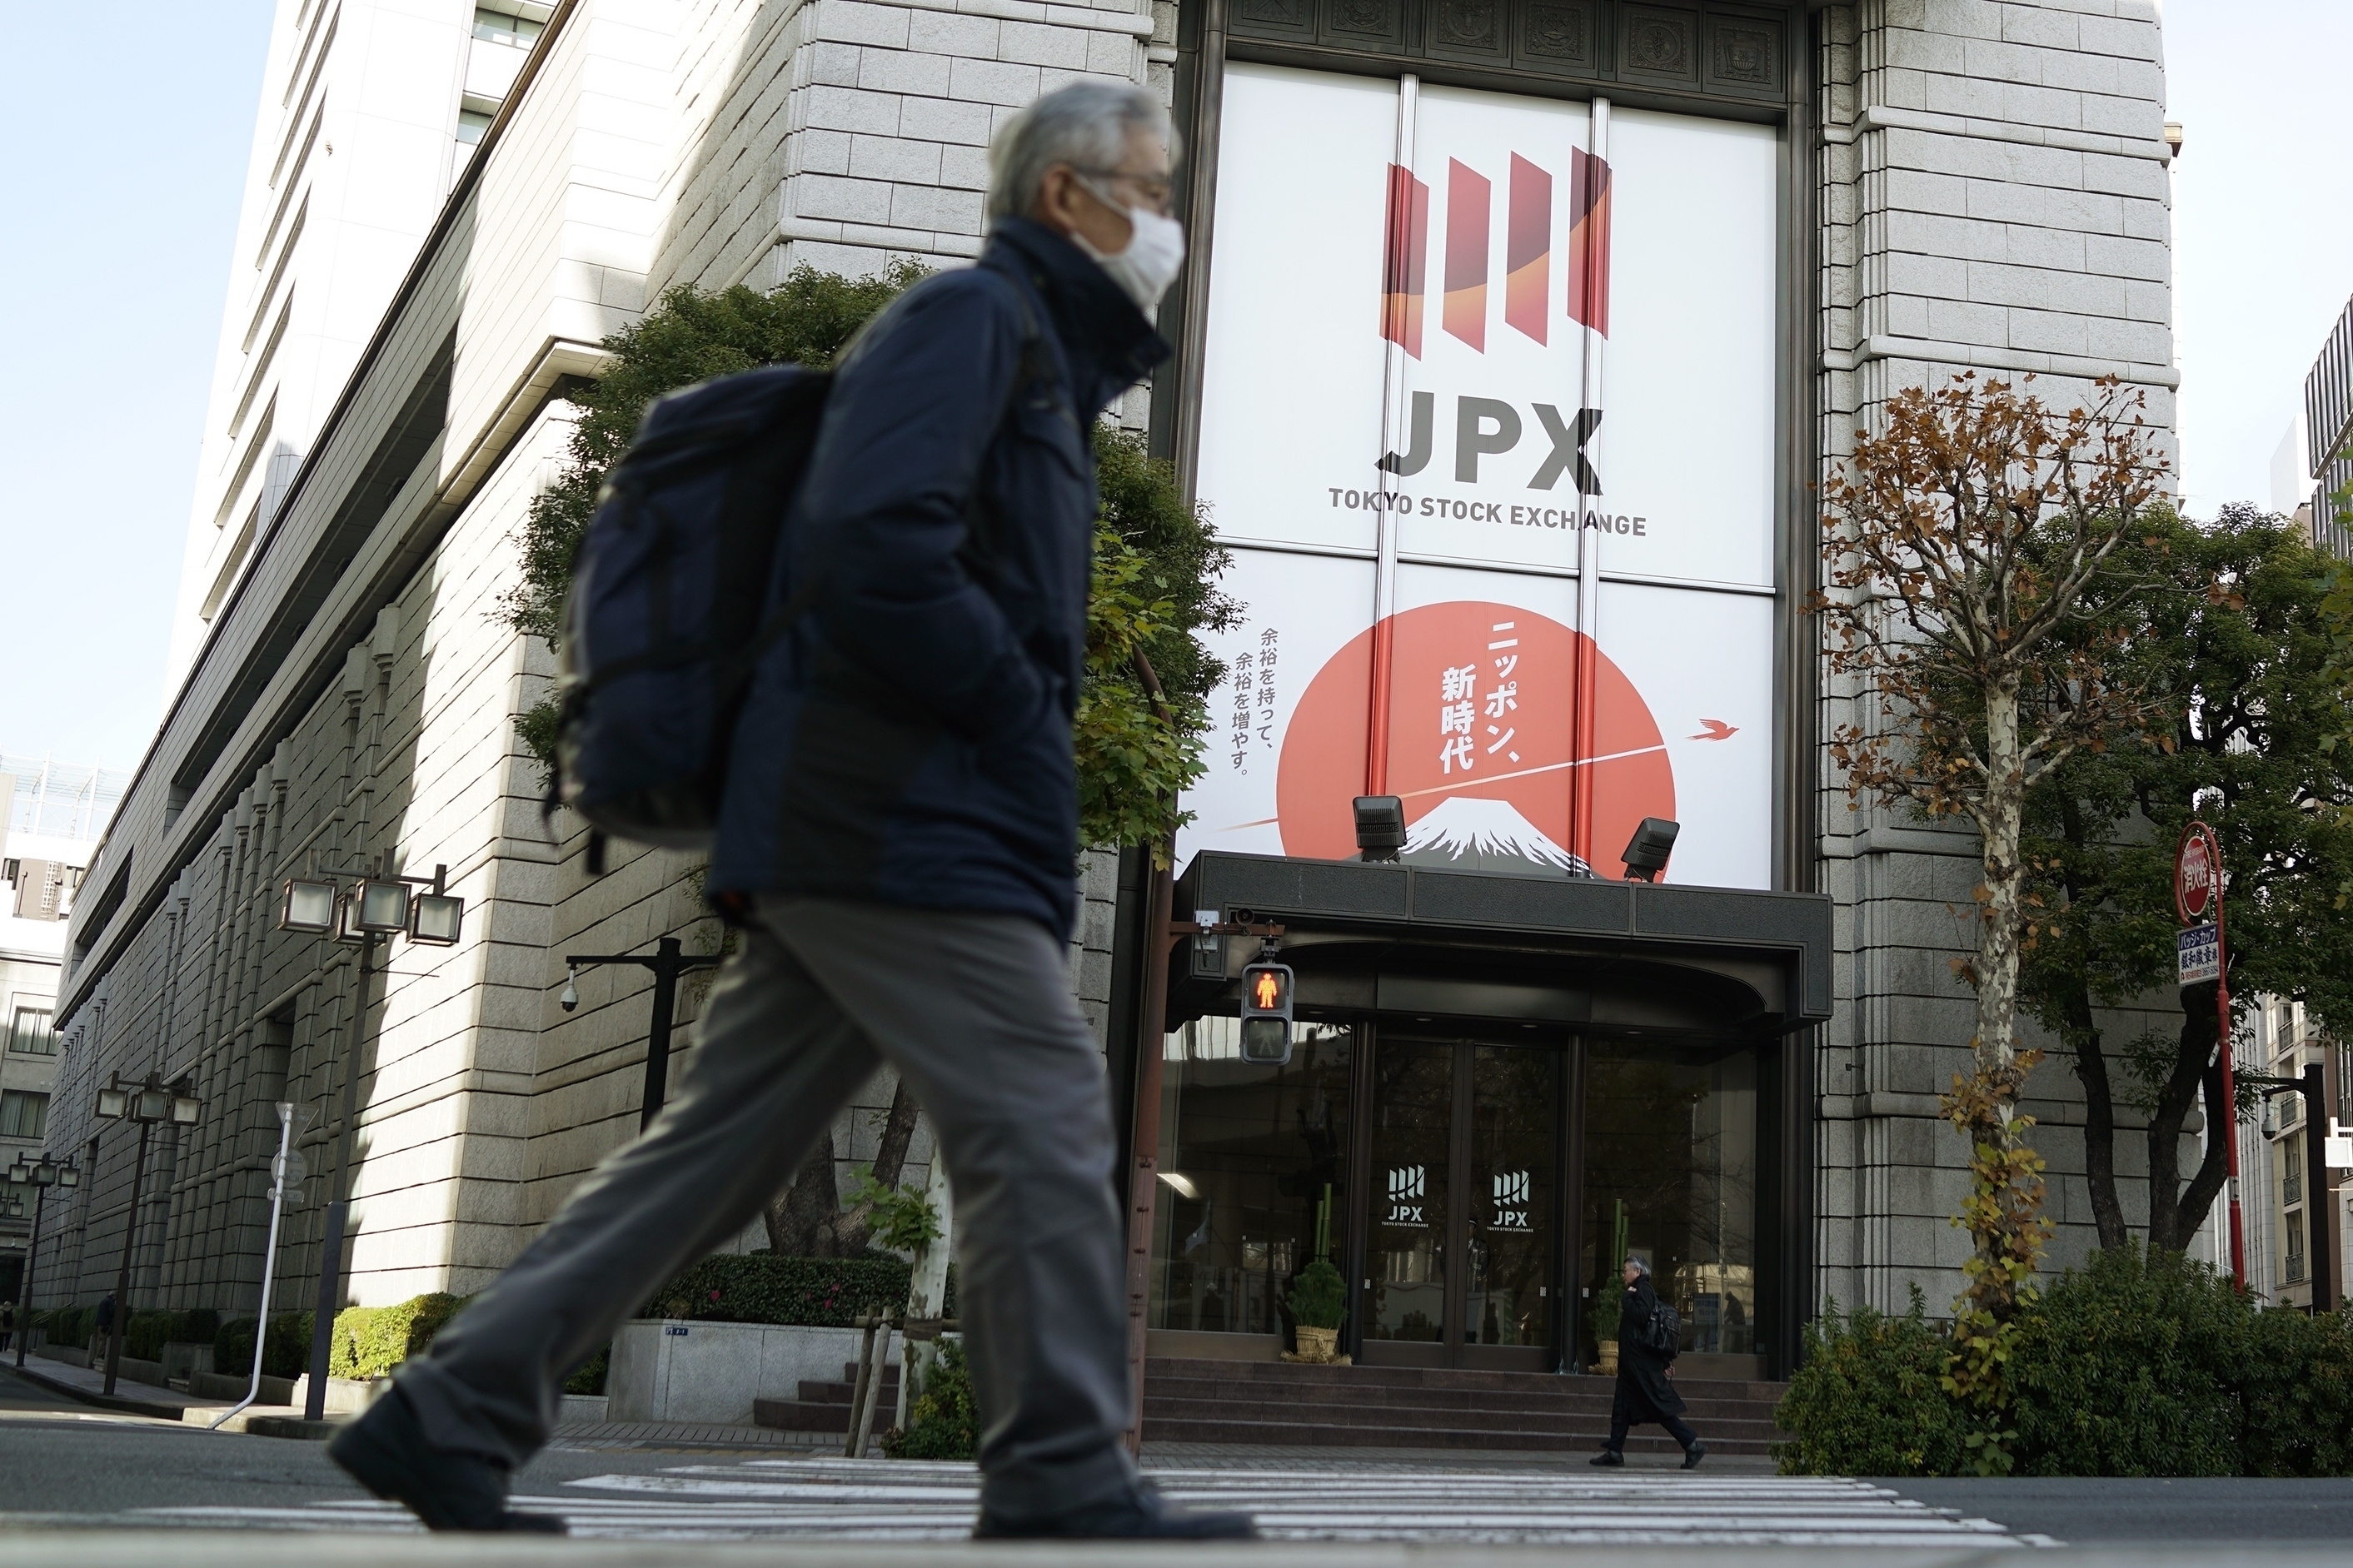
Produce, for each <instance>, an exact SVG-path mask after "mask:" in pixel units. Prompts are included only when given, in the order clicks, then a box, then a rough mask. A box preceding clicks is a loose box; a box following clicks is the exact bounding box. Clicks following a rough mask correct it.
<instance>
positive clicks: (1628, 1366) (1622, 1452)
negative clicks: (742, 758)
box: [1592, 1254, 1707, 1470]
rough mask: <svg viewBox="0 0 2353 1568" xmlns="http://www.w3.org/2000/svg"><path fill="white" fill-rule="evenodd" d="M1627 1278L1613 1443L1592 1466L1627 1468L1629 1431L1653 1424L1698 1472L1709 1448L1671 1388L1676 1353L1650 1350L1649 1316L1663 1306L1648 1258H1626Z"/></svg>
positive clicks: (1613, 1401)
mask: <svg viewBox="0 0 2353 1568" xmlns="http://www.w3.org/2000/svg"><path fill="white" fill-rule="evenodd" d="M1623 1278H1624V1279H1625V1281H1626V1296H1625V1300H1623V1301H1621V1302H1620V1304H1619V1308H1618V1392H1617V1394H1616V1395H1615V1396H1614V1397H1613V1398H1612V1399H1611V1400H1610V1403H1609V1441H1608V1442H1606V1443H1604V1444H1602V1445H1601V1452H1599V1454H1596V1455H1595V1456H1594V1457H1593V1459H1592V1463H1594V1464H1597V1465H1600V1466H1604V1467H1608V1466H1612V1465H1622V1464H1624V1463H1625V1462H1626V1430H1627V1428H1628V1427H1630V1426H1633V1425H1634V1424H1635V1423H1636V1422H1638V1421H1655V1422H1657V1423H1658V1424H1659V1425H1660V1426H1663V1427H1665V1428H1666V1429H1667V1436H1670V1437H1672V1438H1673V1439H1674V1440H1675V1441H1676V1442H1677V1443H1679V1444H1681V1445H1682V1446H1683V1468H1684V1469H1686V1470H1688V1469H1694V1468H1697V1466H1698V1464H1699V1462H1700V1461H1701V1460H1702V1459H1704V1458H1707V1445H1706V1444H1704V1443H1703V1442H1701V1441H1700V1440H1699V1434H1698V1433H1696V1432H1694V1431H1693V1430H1692V1429H1691V1427H1690V1426H1687V1425H1686V1424H1685V1423H1684V1421H1683V1395H1682V1394H1678V1393H1676V1392H1675V1385H1674V1383H1673V1378H1674V1375H1675V1372H1674V1361H1675V1352H1672V1351H1657V1350H1652V1349H1651V1346H1650V1344H1649V1343H1648V1342H1647V1338H1646V1336H1647V1333H1648V1331H1649V1329H1650V1326H1651V1309H1653V1308H1654V1307H1656V1306H1657V1305H1658V1304H1659V1292H1658V1289H1657V1288H1656V1287H1654V1286H1653V1285H1652V1284H1651V1263H1650V1259H1648V1258H1641V1257H1637V1256H1635V1255H1633V1254H1628V1255H1627V1258H1626V1268H1625V1271H1624V1275H1623Z"/></svg>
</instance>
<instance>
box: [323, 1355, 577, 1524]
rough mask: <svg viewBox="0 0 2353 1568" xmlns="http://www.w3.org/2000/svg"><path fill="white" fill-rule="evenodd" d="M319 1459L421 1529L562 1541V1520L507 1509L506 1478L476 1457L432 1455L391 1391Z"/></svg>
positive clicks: (413, 1420) (401, 1399)
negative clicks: (393, 1504) (519, 1533)
mask: <svg viewBox="0 0 2353 1568" xmlns="http://www.w3.org/2000/svg"><path fill="white" fill-rule="evenodd" d="M327 1457H328V1458H331V1459H332V1460H334V1461H335V1463H337V1464H338V1465H341V1466H342V1467H343V1468H344V1469H345V1470H346V1471H348V1472H349V1473H350V1474H351V1477H352V1479H354V1480H356V1481H358V1482H359V1483H360V1485H362V1486H364V1487H365V1488H367V1489H368V1490H370V1491H372V1492H374V1493H375V1495H376V1496H378V1497H380V1498H382V1499H384V1500H385V1501H386V1502H396V1503H399V1504H401V1505H402V1506H403V1507H405V1508H406V1509H407V1510H408V1511H409V1512H411V1513H413V1514H415V1515H416V1516H417V1518H418V1519H420V1520H423V1521H425V1528H426V1529H427V1530H475V1531H530V1532H533V1533H534V1534H541V1535H562V1534H563V1533H565V1529H564V1521H562V1520H560V1519H556V1518H554V1517H553V1516H551V1515H548V1514H542V1513H517V1512H515V1511H514V1510H512V1509H510V1508H508V1507H507V1472H506V1470H505V1468H503V1467H501V1466H499V1465H494V1464H492V1463H491V1461H490V1460H488V1459H486V1458H482V1457H481V1456H480V1454H459V1453H454V1452H451V1451H449V1450H448V1449H444V1448H436V1447H433V1445H432V1444H431V1443H429V1442H427V1440H426V1436H425V1429H424V1427H423V1426H420V1425H419V1424H418V1422H417V1412H416V1411H414V1410H412V1409H410V1408H409V1405H408V1401H407V1400H406V1398H404V1397H403V1396H402V1394H401V1392H400V1390H399V1389H398V1388H397V1387H395V1388H394V1389H393V1390H392V1391H391V1392H390V1393H388V1394H385V1396H384V1397H383V1398H381V1399H379V1400H377V1401H376V1402H375V1404H374V1405H370V1406H368V1409H367V1413H366V1414H365V1415H362V1416H361V1417H360V1418H359V1419H358V1420H356V1421H354V1422H353V1423H352V1424H351V1425H350V1426H346V1427H344V1428H343V1430H342V1431H340V1432H338V1433H336V1434H335V1436H334V1437H333V1439H332V1441H330V1442H329V1443H328V1444H327Z"/></svg>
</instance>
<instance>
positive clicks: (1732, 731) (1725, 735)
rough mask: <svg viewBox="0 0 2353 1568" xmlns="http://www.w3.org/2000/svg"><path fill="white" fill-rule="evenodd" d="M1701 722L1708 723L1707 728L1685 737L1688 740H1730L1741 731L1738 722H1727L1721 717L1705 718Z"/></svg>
mask: <svg viewBox="0 0 2353 1568" xmlns="http://www.w3.org/2000/svg"><path fill="white" fill-rule="evenodd" d="M1700 722H1701V723H1703V724H1704V725H1706V726H1707V728H1706V729H1704V730H1702V731H1700V732H1699V733H1698V734H1696V735H1690V736H1686V737H1684V738H1685V739H1686V740H1693V741H1729V740H1730V739H1732V737H1733V736H1735V735H1737V734H1738V733H1740V729H1739V726H1737V725H1736V724H1727V723H1725V721H1723V720H1721V719H1703V720H1701V721H1700Z"/></svg>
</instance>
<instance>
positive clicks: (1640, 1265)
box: [1626, 1252, 1651, 1274]
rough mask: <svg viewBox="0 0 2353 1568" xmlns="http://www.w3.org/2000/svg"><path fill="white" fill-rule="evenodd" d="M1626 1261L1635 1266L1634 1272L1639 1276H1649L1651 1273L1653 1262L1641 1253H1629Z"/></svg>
mask: <svg viewBox="0 0 2353 1568" xmlns="http://www.w3.org/2000/svg"><path fill="white" fill-rule="evenodd" d="M1626 1261H1627V1262H1629V1263H1630V1264H1632V1265H1633V1266H1634V1272H1635V1273H1637V1274H1648V1273H1649V1272H1650V1271H1651V1260H1650V1259H1649V1258H1645V1257H1643V1256H1642V1255H1641V1253H1639V1252H1630V1253H1628V1254H1627V1255H1626Z"/></svg>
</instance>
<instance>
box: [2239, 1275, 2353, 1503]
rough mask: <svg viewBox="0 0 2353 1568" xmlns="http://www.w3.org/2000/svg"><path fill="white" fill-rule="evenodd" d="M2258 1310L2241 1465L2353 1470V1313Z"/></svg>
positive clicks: (2281, 1472)
mask: <svg viewBox="0 0 2353 1568" xmlns="http://www.w3.org/2000/svg"><path fill="white" fill-rule="evenodd" d="M2240 1388H2241V1415H2242V1432H2243V1434H2244V1435H2243V1436H2242V1439H2241V1468H2242V1471H2243V1473H2245V1474H2247V1475H2250V1476H2343V1475H2353V1317H2348V1309H2343V1308H2340V1309H2339V1310H2337V1311H2335V1312H2333V1313H2330V1314H2329V1315H2327V1316H2326V1317H2312V1318H2307V1317H2306V1316H2305V1315H2304V1314H2303V1313H2301V1312H2294V1311H2270V1312H2259V1313H2256V1314H2254V1315H2253V1321H2252V1322H2251V1323H2250V1324H2249V1325H2248V1331H2247V1351H2246V1353H2245V1355H2244V1356H2243V1358H2242V1364H2241V1369H2240Z"/></svg>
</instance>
